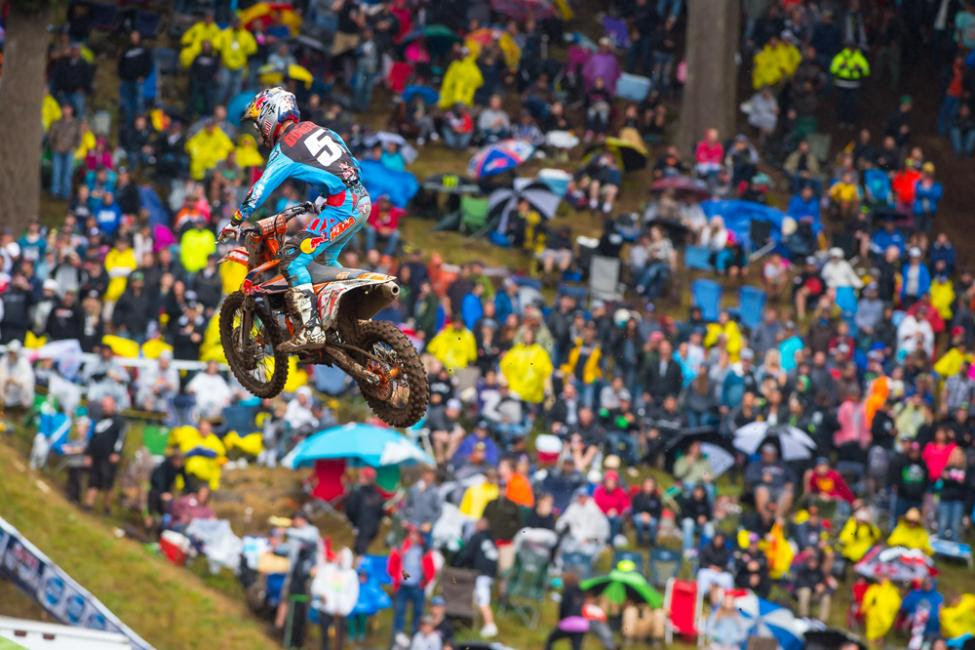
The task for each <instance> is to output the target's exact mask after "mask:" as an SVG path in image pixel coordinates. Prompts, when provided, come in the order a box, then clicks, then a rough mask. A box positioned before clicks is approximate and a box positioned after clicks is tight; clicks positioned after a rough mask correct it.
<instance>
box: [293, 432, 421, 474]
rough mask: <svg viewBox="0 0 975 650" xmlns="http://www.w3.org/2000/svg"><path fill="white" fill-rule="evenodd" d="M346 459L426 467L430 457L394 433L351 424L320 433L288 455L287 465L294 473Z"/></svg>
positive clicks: (376, 464)
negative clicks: (316, 464) (318, 462)
mask: <svg viewBox="0 0 975 650" xmlns="http://www.w3.org/2000/svg"><path fill="white" fill-rule="evenodd" d="M336 458H345V459H349V460H354V461H358V462H359V463H361V464H363V465H369V466H371V467H383V466H388V465H406V464H412V463H425V464H427V465H433V464H434V462H433V459H432V458H430V456H429V454H427V453H426V452H425V451H423V450H422V449H420V448H419V447H418V446H417V445H416V443H414V442H413V441H412V440H410V439H409V438H407V437H405V436H403V435H401V434H400V433H399V432H397V431H396V430H395V429H385V428H383V427H377V426H374V425H371V424H360V423H356V422H350V423H349V424H346V425H344V426H340V427H332V428H331V429H325V430H324V431H319V432H318V433H316V434H313V435H312V436H309V437H308V438H306V439H305V440H303V441H302V442H301V443H300V444H299V445H298V446H297V447H295V448H294V450H293V451H292V452H291V453H290V454H288V457H287V458H286V459H285V460H284V464H285V465H287V466H290V467H291V468H292V469H297V468H299V467H311V466H312V465H314V464H315V461H316V460H326V459H336Z"/></svg>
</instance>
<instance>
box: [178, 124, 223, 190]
mask: <svg viewBox="0 0 975 650" xmlns="http://www.w3.org/2000/svg"><path fill="white" fill-rule="evenodd" d="M233 150H234V143H233V141H232V140H231V139H230V138H229V137H228V136H227V134H226V133H224V132H223V129H219V128H217V127H216V126H214V127H213V128H209V127H207V128H202V129H200V130H199V131H198V132H197V133H195V134H194V135H193V137H192V138H190V139H189V140H187V141H186V153H188V154H189V156H190V176H191V177H192V178H193V180H195V181H202V180H203V177H204V176H206V173H207V172H208V171H209V170H211V169H213V168H214V167H216V166H217V163H219V162H221V161H222V160H223V159H224V158H226V157H227V154H229V153H230V152H231V151H233Z"/></svg>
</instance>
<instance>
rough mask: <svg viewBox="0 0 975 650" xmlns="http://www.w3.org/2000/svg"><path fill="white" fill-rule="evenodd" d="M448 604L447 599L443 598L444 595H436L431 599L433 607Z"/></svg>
mask: <svg viewBox="0 0 975 650" xmlns="http://www.w3.org/2000/svg"><path fill="white" fill-rule="evenodd" d="M446 604H447V601H446V600H444V599H443V596H434V597H433V598H431V599H430V605H431V606H433V607H443V606H444V605H446Z"/></svg>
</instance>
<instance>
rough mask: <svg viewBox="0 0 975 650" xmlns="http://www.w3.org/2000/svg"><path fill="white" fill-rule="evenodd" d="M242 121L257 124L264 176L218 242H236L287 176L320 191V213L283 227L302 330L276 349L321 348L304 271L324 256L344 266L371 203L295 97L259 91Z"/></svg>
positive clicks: (351, 160)
mask: <svg viewBox="0 0 975 650" xmlns="http://www.w3.org/2000/svg"><path fill="white" fill-rule="evenodd" d="M241 121H251V122H253V123H254V126H255V128H256V129H257V130H258V131H259V132H260V134H261V138H262V140H263V141H264V145H265V146H267V147H269V148H270V149H271V153H270V154H269V155H268V159H267V165H266V166H265V167H264V173H262V174H261V177H260V178H259V179H258V180H257V182H256V183H254V185H253V186H251V188H250V190H249V191H248V192H247V196H246V197H245V198H244V202H243V203H242V204H241V206H240V209H238V210H237V211H236V212H235V213H234V216H233V217H232V218H231V220H230V221H231V225H230V226H228V227H227V228H225V229H224V232H223V233H221V238H225V237H227V236H236V234H237V233H238V231H239V226H240V224H241V222H243V221H244V220H245V219H247V218H248V217H250V216H251V214H252V213H253V212H254V210H256V209H257V208H258V207H260V205H261V204H262V203H263V202H264V200H265V199H266V198H267V197H268V196H269V195H270V194H271V193H272V192H273V191H274V190H275V189H276V188H277V187H278V185H280V184H281V183H283V182H284V181H285V180H286V179H288V178H294V179H298V180H301V181H305V182H306V183H308V184H309V185H313V186H316V185H317V186H319V187H321V188H323V189H322V193H321V196H320V197H319V198H318V199H317V200H316V201H315V207H316V209H317V210H318V213H317V214H314V213H311V214H307V215H302V216H299V217H295V219H304V223H303V224H298V225H299V228H294V227H290V228H289V229H288V234H286V235H285V240H284V244H283V245H282V247H281V251H280V254H279V255H280V258H281V267H282V269H283V272H284V276H285V277H286V278H287V280H288V284H289V285H291V286H290V288H289V289H288V293H287V295H286V300H287V301H288V305H289V306H290V308H291V311H292V312H293V313H294V314H297V315H298V316H299V317H300V318H301V327H300V328H299V329H298V331H296V332H295V334H294V336H293V337H292V338H291V339H290V340H288V341H285V342H284V343H282V344H281V345H280V346H279V349H280V350H282V351H285V352H289V353H291V352H298V351H301V350H304V349H307V348H309V347H314V346H316V345H320V344H322V343H324V342H325V331H324V329H323V328H322V323H321V319H320V318H319V314H318V306H317V305H316V304H315V303H316V300H315V292H314V290H313V288H312V279H311V275H310V273H309V272H308V265H309V264H311V262H312V260H314V259H315V258H316V257H318V256H319V255H323V256H324V261H325V264H327V265H328V266H341V265H340V264H339V262H338V257H339V253H340V252H341V251H342V249H343V248H344V247H345V245H346V244H347V243H348V242H349V240H350V239H351V238H352V236H353V234H355V232H356V231H357V230H359V228H361V227H362V224H363V223H365V221H366V219H367V218H368V217H369V211H370V208H371V206H372V203H371V201H370V199H369V194H368V193H367V192H366V189H365V188H364V187H363V186H362V183H361V181H360V178H359V161H358V160H356V159H355V157H354V156H353V155H352V154H351V153H350V152H349V149H348V147H347V146H346V144H345V142H344V141H343V140H342V138H341V137H340V136H339V135H338V134H337V133H335V132H334V131H332V130H330V129H327V128H325V127H322V126H318V125H317V124H315V123H313V122H302V121H301V117H300V115H299V113H298V103H297V101H296V100H295V96H294V95H293V94H292V93H290V92H288V91H286V90H284V89H283V88H269V89H267V90H264V91H261V92H260V93H258V95H257V96H256V97H255V98H254V100H253V101H251V103H250V104H249V105H248V106H247V108H246V109H245V110H244V115H243V117H242V118H241ZM301 225H303V226H304V227H303V228H301V227H300V226H301Z"/></svg>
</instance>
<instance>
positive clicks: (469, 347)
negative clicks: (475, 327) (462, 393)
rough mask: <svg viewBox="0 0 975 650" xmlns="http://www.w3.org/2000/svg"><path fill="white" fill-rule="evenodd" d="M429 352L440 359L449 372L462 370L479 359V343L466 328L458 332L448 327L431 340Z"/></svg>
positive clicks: (428, 347)
mask: <svg viewBox="0 0 975 650" xmlns="http://www.w3.org/2000/svg"><path fill="white" fill-rule="evenodd" d="M427 352H429V353H430V354H432V355H433V356H435V357H436V358H437V359H439V360H440V363H442V364H443V365H444V366H446V368H447V369H448V370H460V369H461V368H466V367H467V366H469V365H471V364H472V363H474V361H475V360H476V359H477V342H476V341H475V340H474V334H473V333H472V332H471V331H470V330H469V329H467V328H466V327H464V328H462V329H459V330H456V329H454V328H453V326H451V325H448V326H447V327H445V328H443V329H442V330H440V332H438V333H437V335H436V336H434V337H433V338H432V339H430V344H429V345H427Z"/></svg>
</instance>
